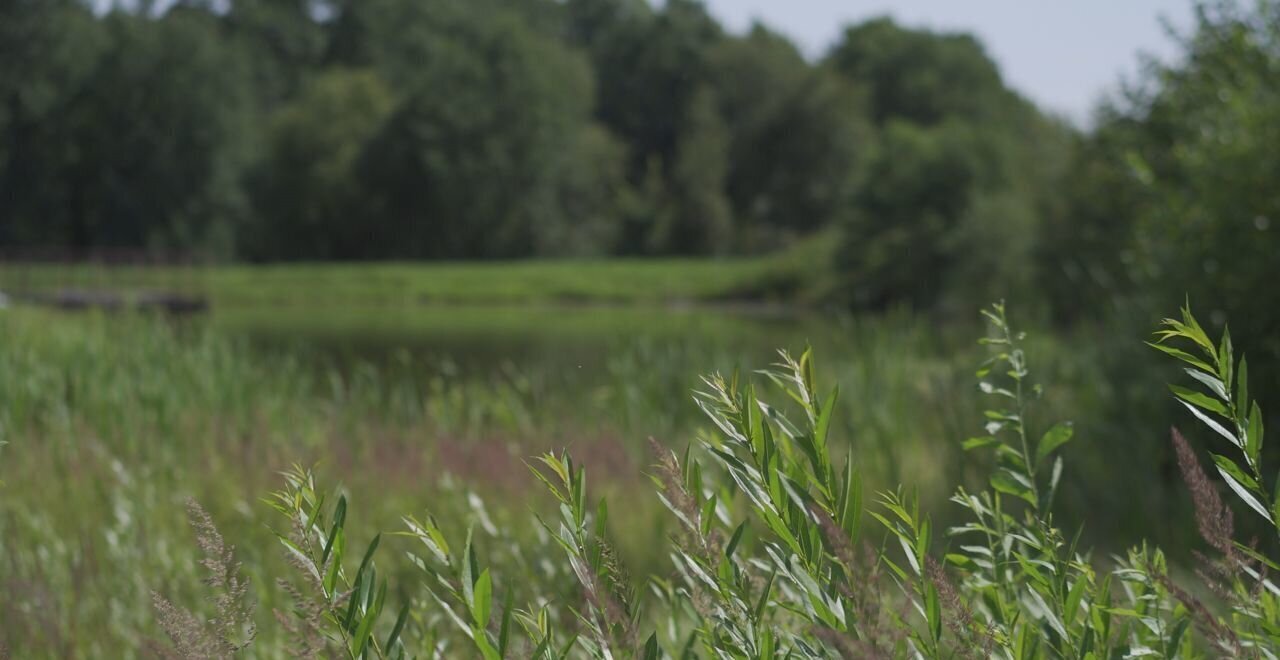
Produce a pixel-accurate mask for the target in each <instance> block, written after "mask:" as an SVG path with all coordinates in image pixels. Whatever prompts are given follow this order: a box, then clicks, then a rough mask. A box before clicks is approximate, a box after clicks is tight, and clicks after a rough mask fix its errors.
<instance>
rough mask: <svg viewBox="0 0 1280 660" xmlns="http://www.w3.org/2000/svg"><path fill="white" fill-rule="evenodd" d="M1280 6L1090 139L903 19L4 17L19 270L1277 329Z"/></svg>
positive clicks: (234, 10)
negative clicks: (1272, 322) (372, 265)
mask: <svg viewBox="0 0 1280 660" xmlns="http://www.w3.org/2000/svg"><path fill="white" fill-rule="evenodd" d="M1242 4H1244V5H1245V6H1242ZM1277 6H1278V3H1277V2H1275V0H1264V1H1263V2H1258V3H1237V2H1231V1H1227V0H1209V1H1205V2H1200V3H1198V4H1196V14H1195V15H1196V21H1195V24H1194V26H1193V27H1192V29H1191V30H1189V31H1188V32H1186V33H1185V34H1180V35H1175V38H1178V39H1179V40H1180V43H1181V46H1182V50H1183V55H1182V56H1181V57H1180V58H1178V59H1177V60H1176V61H1175V62H1174V63H1173V64H1159V63H1154V62H1153V63H1149V65H1148V66H1147V67H1146V69H1145V71H1144V73H1143V74H1142V75H1141V76H1140V77H1139V79H1138V80H1137V81H1134V83H1133V84H1132V85H1130V86H1129V87H1127V88H1124V89H1123V90H1121V91H1120V92H1119V93H1117V94H1115V95H1113V96H1112V98H1111V99H1110V101H1108V102H1106V103H1103V104H1102V105H1101V106H1100V107H1099V109H1098V112H1097V116H1096V117H1095V121H1094V126H1093V127H1092V128H1091V129H1090V130H1088V131H1081V130H1078V129H1076V128H1073V127H1071V126H1070V125H1068V124H1067V123H1065V122H1063V121H1061V120H1058V119H1056V118H1054V117H1051V116H1046V114H1044V113H1042V112H1041V111H1040V110H1038V109H1037V108H1036V107H1035V106H1034V105H1033V104H1032V103H1030V102H1028V101H1027V100H1026V99H1024V98H1022V97H1021V96H1019V95H1018V94H1017V93H1016V92H1014V91H1013V90H1011V89H1010V88H1009V87H1008V86H1007V85H1006V84H1005V83H1004V81H1003V80H1002V78H1001V75H1000V72H999V69H998V67H997V66H996V65H995V63H994V62H993V61H992V60H991V58H990V57H989V56H988V55H987V54H986V52H985V51H984V49H983V47H982V44H980V43H979V42H978V41H977V40H975V39H974V38H973V37H971V36H968V35H965V34H957V33H947V32H934V31H929V30H920V29H911V28H907V27H903V26H901V25H898V24H896V23H894V22H893V21H892V20H890V19H885V18H882V19H875V20H870V21H867V22H864V23H861V24H858V25H851V26H849V27H848V28H847V29H846V30H845V31H844V32H843V34H842V35H841V37H840V39H839V40H838V41H837V43H835V44H834V45H833V46H832V47H831V48H830V49H829V50H828V51H827V52H826V53H824V54H822V56H821V57H818V58H816V59H814V58H806V57H805V56H804V55H803V54H802V53H801V52H800V51H799V49H798V48H797V47H796V46H795V44H793V43H791V42H790V41H789V40H788V39H787V38H785V37H784V36H782V35H780V34H778V33H776V32H774V31H772V30H770V29H769V28H768V27H767V26H764V25H755V26H754V27H752V28H751V29H750V30H749V31H748V32H747V33H745V34H732V33H729V32H728V31H726V30H725V29H724V27H723V26H721V25H720V24H719V23H718V22H717V21H716V20H715V19H714V17H712V16H711V15H710V14H709V13H708V12H707V10H706V8H705V7H704V6H702V5H701V4H700V3H698V2H695V1H693V0H668V1H667V2H664V3H662V4H661V5H660V6H654V5H652V4H650V3H649V2H647V1H646V0H469V1H462V0H220V1H216V0H177V1H176V2H167V3H160V2H147V1H141V2H132V3H116V4H113V5H111V6H110V7H107V8H103V7H102V6H101V4H100V3H94V2H89V1H87V0H9V1H8V2H4V3H0V246H8V247H13V246H50V245H59V246H67V247H70V248H74V249H89V248H94V247H121V246H127V247H138V248H144V249H155V250H187V251H193V252H199V253H202V254H206V255H210V256H212V257H214V258H217V259H223V260H248V261H279V260H333V259H342V260H352V259H473V258H478V259H486V258H522V257H533V256H614V255H627V256H646V255H727V254H758V253H763V252H769V251H774V250H779V249H784V248H786V247H787V246H789V245H792V244H794V243H796V242H800V241H804V240H806V239H809V240H813V241H818V242H821V243H824V244H828V245H831V246H833V248H832V249H831V250H830V252H831V253H832V254H833V256H832V257H831V263H830V264H825V263H824V264H818V265H819V266H821V267H823V268H829V270H830V272H831V273H832V276H831V286H830V288H831V289H832V290H833V291H834V292H836V293H835V295H837V296H838V297H840V298H841V299H843V300H844V301H846V302H849V303H851V304H853V305H855V306H859V307H870V308H877V307H884V306H887V305H892V304H899V303H903V302H905V303H909V304H912V305H915V306H920V307H935V306H938V305H945V304H947V303H948V302H950V301H953V300H959V301H962V302H963V304H964V305H965V306H966V308H969V307H970V306H971V305H972V302H973V301H974V300H979V299H985V298H988V297H991V296H992V295H1000V294H1007V295H1015V294H1017V293H1018V292H1020V291H1023V292H1025V291H1037V292H1048V293H1049V294H1051V295H1050V296H1049V298H1050V299H1051V300H1052V301H1054V307H1055V309H1056V310H1057V311H1058V312H1059V313H1061V314H1066V315H1076V314H1079V313H1081V312H1082V311H1083V310H1086V309H1090V308H1091V307H1092V305H1091V304H1090V301H1093V300H1096V299H1098V297H1099V296H1101V297H1103V298H1104V299H1106V300H1109V301H1116V302H1115V304H1116V305H1123V304H1126V303H1125V302H1124V301H1133V300H1134V299H1135V297H1137V296H1139V295H1140V294H1141V295H1146V294H1147V293H1149V292H1155V294H1156V295H1159V296H1161V297H1163V298H1168V297H1169V295H1170V292H1174V291H1177V292H1183V291H1189V292H1192V293H1193V294H1198V295H1201V296H1209V295H1212V294H1210V292H1209V291H1208V290H1207V289H1208V288H1210V287H1212V288H1214V289H1215V290H1219V291H1220V290H1222V288H1223V287H1228V288H1231V289H1232V291H1236V292H1246V291H1251V292H1254V297H1255V298H1261V299H1262V300H1263V302H1260V303H1258V304H1259V306H1260V308H1261V307H1262V306H1264V305H1269V304H1270V302H1271V300H1272V298H1269V297H1267V296H1265V295H1257V292H1259V291H1269V290H1272V289H1273V288H1274V287H1273V286H1271V285H1270V284H1268V282H1269V279H1268V278H1270V277H1271V275H1272V269H1270V268H1269V265H1270V262H1271V259H1272V257H1271V255H1272V254H1273V253H1274V249H1275V247H1276V240H1275V238H1274V236H1275V235H1276V231H1277V230H1280V227H1273V225H1274V224H1275V222H1276V221H1277V220H1280V215H1278V212H1280V208H1278V207H1280V185H1277V184H1276V182H1277V181H1280V154H1278V153H1277V150H1276V149H1275V148H1274V145H1276V144H1280V132H1278V131H1280V128H1277V127H1280V85H1277V84H1276V82H1275V81H1276V79H1277V75H1280V74H1278V73H1277V71H1280V36H1278V35H1280V18H1278V16H1280V10H1278V9H1277ZM810 237H815V238H810ZM824 254H825V253H824ZM1020 287H1021V288H1020ZM1179 295H1180V294H1179ZM1167 303H1168V301H1167V300H1161V301H1160V304H1161V305H1166V306H1167ZM1268 309H1269V308H1268ZM1236 316H1237V317H1239V316H1240V315H1239V314H1237V315H1236ZM1254 343H1255V344H1257V343H1258V342H1257V341H1255V342H1254Z"/></svg>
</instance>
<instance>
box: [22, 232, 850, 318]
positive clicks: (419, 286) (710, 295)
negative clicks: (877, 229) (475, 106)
mask: <svg viewBox="0 0 1280 660" xmlns="http://www.w3.org/2000/svg"><path fill="white" fill-rule="evenodd" d="M820 238H821V237H820ZM830 244H831V241H830V240H825V239H823V240H817V239H814V240H809V241H807V242H805V243H802V244H800V245H798V246H797V247H795V248H793V249H791V250H789V251H787V252H784V253H781V254H777V255H770V256H764V257H726V258H723V259H705V258H664V259H616V258H615V259H599V260H588V259H584V260H535V261H512V262H474V261H473V262H452V263H450V262H444V263H426V264H423V263H396V262H379V263H368V264H358V263H352V264H331V263H298V264H275V265H217V266H206V265H200V264H170V265H150V264H142V265H137V266H128V265H95V264H62V263H0V287H6V288H7V289H8V290H11V291H25V292H40V291H51V290H58V289H90V290H92V289H107V290H111V291H123V292H133V293H137V292H141V291H148V290H156V289H161V290H165V291H174V292H182V293H193V294H199V295H203V296H206V297H207V298H208V299H209V300H210V301H211V302H212V303H213V304H214V305H217V306H233V307H240V306H252V305H281V304H285V305H288V304H293V305H298V304H307V305H312V306H315V305H322V304H344V305H348V304H358V305H370V304H373V305H403V304H422V303H453V304H457V303H462V304H476V303H482V304H512V303H515V304H527V303H551V302H558V303H575V302H594V303H615V304H618V303H626V304H637V303H640V304H656V303H671V302H686V303H688V302H714V301H740V300H744V299H745V300H770V299H778V298H780V297H783V296H788V297H790V296H794V295H795V294H797V293H799V292H801V291H803V290H806V289H812V288H813V287H814V286H818V284H819V283H815V282H812V281H811V280H812V279H813V276H812V275H811V274H806V273H812V272H813V269H812V268H806V267H807V266H809V265H811V264H812V263H813V261H812V260H814V259H820V258H822V257H823V255H824V254H826V253H828V252H829V251H830V248H831V245H830Z"/></svg>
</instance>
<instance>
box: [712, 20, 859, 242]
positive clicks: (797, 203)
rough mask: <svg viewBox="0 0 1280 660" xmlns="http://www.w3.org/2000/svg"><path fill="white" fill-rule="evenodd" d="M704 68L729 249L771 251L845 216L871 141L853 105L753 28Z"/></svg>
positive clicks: (790, 51)
mask: <svg viewBox="0 0 1280 660" xmlns="http://www.w3.org/2000/svg"><path fill="white" fill-rule="evenodd" d="M709 58H710V62H711V63H710V66H711V68H712V71H713V75H712V80H713V83H712V84H713V85H714V88H715V90H716V96H717V98H718V100H719V103H720V112H721V114H722V115H723V116H724V117H725V121H726V122H727V125H728V127H729V131H730V134H731V145H730V154H729V169H728V172H727V173H726V180H725V191H726V194H727V195H728V197H729V200H730V202H731V204H732V216H733V218H734V225H735V234H736V238H735V247H736V248H737V249H739V250H743V251H762V250H768V249H776V248H777V246H778V245H780V244H786V243H787V242H788V241H789V240H790V239H793V238H794V237H796V236H798V235H801V234H804V233H807V232H811V231H814V230H816V229H818V228H821V227H826V226H830V225H832V224H834V223H836V222H837V221H838V219H839V218H841V217H843V216H844V215H846V214H847V213H848V212H849V210H850V208H851V206H852V195H853V193H854V190H855V186H856V184H857V176H858V170H859V167H860V165H861V163H862V161H863V159H864V155H865V152H866V151H867V150H868V147H869V145H870V144H871V141H872V139H873V136H872V135H871V131H870V127H869V125H868V123H867V121H866V118H865V105H864V101H863V97H862V96H861V95H859V94H857V92H856V90H854V88H853V86H852V85H850V84H849V83H847V82H846V81H844V80H843V79H841V78H840V77H839V76H836V75H833V74H832V72H831V71H829V70H827V69H826V68H815V67H812V66H810V65H809V63H807V62H806V61H805V60H804V58H803V57H802V56H801V55H800V53H799V51H798V50H796V48H795V46H794V45H792V44H791V43H790V42H789V41H788V40H786V39H785V38H784V37H781V36H780V35H777V34H775V33H772V32H770V31H769V30H768V29H766V28H764V27H763V26H760V25H756V26H755V27H753V28H752V30H751V31H750V32H749V33H748V34H747V35H745V36H743V37H740V38H731V39H725V40H724V41H722V42H720V43H719V44H718V45H717V46H716V47H715V48H714V49H713V50H712V52H711V53H710V55H709Z"/></svg>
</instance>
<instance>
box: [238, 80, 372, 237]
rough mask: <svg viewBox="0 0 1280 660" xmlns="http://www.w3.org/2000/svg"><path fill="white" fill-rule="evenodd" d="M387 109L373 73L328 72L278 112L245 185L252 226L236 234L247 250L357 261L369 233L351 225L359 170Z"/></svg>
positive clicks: (359, 203)
mask: <svg viewBox="0 0 1280 660" xmlns="http://www.w3.org/2000/svg"><path fill="white" fill-rule="evenodd" d="M392 107H393V97H392V95H391V92H390V90H389V89H388V88H387V86H386V83H384V82H383V81H382V80H381V78H379V77H378V75H377V74H376V73H374V72H372V71H368V70H333V71H328V72H326V73H324V74H323V75H321V76H320V77H318V78H316V79H314V80H313V81H311V83H310V84H309V85H308V87H307V89H306V90H305V91H304V92H303V93H302V94H301V96H300V97H299V98H298V99H296V100H295V101H293V102H291V103H290V104H288V105H286V106H285V107H283V108H281V109H280V110H279V111H277V113H276V115H275V119H274V120H273V121H272V122H271V125H270V128H269V129H268V131H267V147H266V150H265V151H266V154H265V156H264V157H263V160H262V162H261V163H260V164H259V165H258V167H257V169H256V174H255V175H254V177H253V181H252V184H251V187H250V192H251V193H252V195H253V204H254V209H255V218H256V224H255V225H254V226H253V227H251V228H249V229H248V230H247V231H244V232H242V236H241V237H240V240H241V242H242V243H243V250H244V251H245V253H246V254H249V255H252V256H260V257H263V256H272V257H277V258H281V257H283V258H288V257H311V258H328V259H334V258H343V257H352V256H357V255H358V254H359V252H358V251H356V250H358V249H359V248H358V246H359V244H360V239H361V238H362V233H363V232H365V231H367V227H364V226H362V225H361V224H360V223H355V222H352V218H354V217H358V216H359V214H360V213H361V212H362V210H363V208H364V206H365V199H364V194H365V191H364V190H363V188H361V187H360V185H359V182H358V179H357V165H358V163H359V162H360V159H361V156H362V155H363V152H364V149H365V145H366V143H367V141H368V140H369V139H370V138H372V137H373V136H374V135H375V134H376V133H377V132H378V131H379V130H381V128H382V126H383V123H384V122H385V121H386V119H387V117H388V116H389V115H390V113H391V111H392ZM268 219H269V220H268Z"/></svg>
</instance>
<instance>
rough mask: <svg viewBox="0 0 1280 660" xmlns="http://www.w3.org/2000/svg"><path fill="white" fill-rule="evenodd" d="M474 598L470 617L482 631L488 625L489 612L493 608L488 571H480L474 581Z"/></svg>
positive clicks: (491, 583) (491, 587) (491, 588)
mask: <svg viewBox="0 0 1280 660" xmlns="http://www.w3.org/2000/svg"><path fill="white" fill-rule="evenodd" d="M474 596H475V601H474V602H473V603H472V605H471V616H472V617H473V618H474V619H475V622H476V625H477V626H478V627H480V628H481V629H484V628H486V627H488V625H489V612H490V609H491V607H492V606H493V578H491V577H490V576H489V569H487V568H486V569H484V570H483V571H481V572H480V577H479V578H477V579H476V587H475V593H474Z"/></svg>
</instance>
